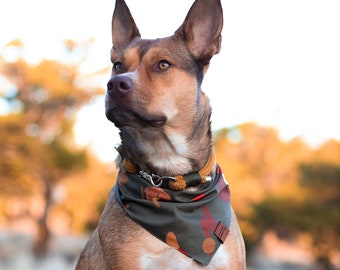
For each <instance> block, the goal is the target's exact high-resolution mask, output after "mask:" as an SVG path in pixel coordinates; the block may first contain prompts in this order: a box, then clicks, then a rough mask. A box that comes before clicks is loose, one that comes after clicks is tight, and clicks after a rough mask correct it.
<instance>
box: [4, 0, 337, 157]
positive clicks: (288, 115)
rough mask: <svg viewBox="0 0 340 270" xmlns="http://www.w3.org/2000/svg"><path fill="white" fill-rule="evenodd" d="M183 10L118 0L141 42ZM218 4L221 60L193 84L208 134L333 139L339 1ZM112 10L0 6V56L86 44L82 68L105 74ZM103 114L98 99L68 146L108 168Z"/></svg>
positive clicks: (90, 0)
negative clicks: (13, 50)
mask: <svg viewBox="0 0 340 270" xmlns="http://www.w3.org/2000/svg"><path fill="white" fill-rule="evenodd" d="M192 2H193V1H192V0H143V1H142V0H127V3H128V5H129V7H130V9H131V12H132V14H133V16H134V17H135V20H136V22H137V25H138V27H139V30H140V32H141V34H142V36H143V37H145V38H156V37H162V36H168V35H171V34H172V33H173V32H174V31H175V30H176V29H177V28H178V27H179V26H180V24H181V23H182V21H183V20H184V17H185V15H186V13H187V11H188V9H189V7H190V5H191V3H192ZM222 5H223V8H224V29H223V33H222V34H223V43H222V52H221V53H220V54H219V55H217V56H215V57H214V58H213V60H212V63H211V66H210V69H209V71H208V73H207V76H206V78H205V81H204V84H203V90H204V91H205V92H206V94H207V95H208V96H209V97H210V100H211V103H212V107H213V118H212V121H213V127H214V128H220V127H224V126H227V127H228V126H232V125H236V124H240V123H243V122H247V121H255V122H257V123H259V124H263V125H271V126H274V127H276V128H277V129H278V130H279V131H280V134H281V136H282V137H283V138H285V139H288V138H292V137H295V136H302V137H303V138H305V140H307V141H308V142H309V143H311V144H318V143H321V142H322V141H323V140H325V139H327V138H336V139H338V140H340V121H339V120H340V95H339V93H340V1H339V0H280V1H279V0H233V1H227V0H222ZM113 8H114V0H87V1H84V0H58V1H52V0H30V1H26V0H11V1H0V50H2V48H3V46H4V44H6V43H7V42H9V41H10V40H12V39H15V38H20V39H21V40H22V41H23V43H24V45H25V48H26V51H25V57H26V58H27V59H29V60H30V61H37V60H38V59H41V58H55V59H58V57H60V43H59V42H60V41H61V40H64V39H74V40H76V41H83V40H86V39H88V38H90V37H92V38H94V44H93V46H92V48H91V51H90V60H91V61H90V62H89V63H91V66H89V68H92V69H93V70H95V69H99V68H103V67H106V66H108V65H110V62H109V50H110V47H111V33H110V31H111V25H110V24H111V16H112V11H113ZM108 76H109V74H108ZM107 79H108V77H107ZM101 85H102V87H103V88H104V87H105V85H106V79H104V80H103V82H101ZM103 106H104V105H103V100H102V99H101V100H97V101H96V102H94V104H92V105H91V106H89V107H87V109H86V110H82V112H81V114H80V117H79V119H80V120H79V124H78V125H77V131H78V136H77V138H78V140H79V141H81V142H82V143H86V142H91V143H92V146H94V147H95V148H96V149H97V151H99V152H100V153H101V157H102V158H103V159H104V160H112V159H113V156H114V155H115V153H113V151H111V149H112V147H109V146H113V145H114V144H115V143H116V142H118V139H117V136H116V134H117V132H116V130H115V129H114V128H113V125H112V124H110V123H109V122H108V121H107V120H106V118H105V115H104V107H103ZM89 119H90V120H93V121H90V123H89ZM92 122H93V123H92ZM79 133H80V134H85V135H86V136H79ZM112 134H115V136H113V135H112ZM113 137H114V138H113ZM98 149H102V150H98Z"/></svg>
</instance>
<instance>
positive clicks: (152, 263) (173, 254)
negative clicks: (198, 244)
mask: <svg viewBox="0 0 340 270" xmlns="http://www.w3.org/2000/svg"><path fill="white" fill-rule="evenodd" d="M144 243H147V244H146V245H144V249H143V251H142V252H141V253H140V254H139V256H138V257H139V258H138V261H139V265H140V268H139V269H140V270H150V269H163V270H178V269H181V270H186V269H188V270H189V269H190V270H202V269H211V270H212V269H214V270H216V269H228V264H229V263H228V262H229V255H228V253H227V252H226V250H225V249H224V247H223V246H220V248H219V249H218V251H217V252H216V254H215V256H214V257H213V259H212V260H211V262H210V264H209V265H208V266H202V265H201V264H199V263H197V262H195V261H194V260H192V259H191V258H189V257H187V256H185V255H183V254H181V253H180V252H179V251H177V250H175V249H174V248H171V247H169V246H167V245H166V244H164V243H163V242H161V241H159V240H158V239H156V238H155V237H153V236H152V235H149V236H148V237H147V239H145V242H144Z"/></svg>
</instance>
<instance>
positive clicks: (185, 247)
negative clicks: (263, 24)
mask: <svg viewBox="0 0 340 270" xmlns="http://www.w3.org/2000/svg"><path fill="white" fill-rule="evenodd" d="M222 21H223V18H222V7H221V3H220V1H219V0H196V1H195V3H194V4H193V6H192V7H191V9H190V11H189V13H188V15H187V17H186V19H185V21H184V23H183V24H182V25H181V27H180V28H179V29H178V30H177V31H176V32H175V34H174V35H173V36H170V37H167V38H161V39H156V40H145V39H141V37H140V34H139V30H138V28H137V26H136V25H135V22H134V20H133V18H132V16H131V14H130V11H129V9H128V7H127V6H126V4H125V2H124V1H123V0H116V6H115V11H114V14H113V20H112V30H113V33H112V40H113V48H112V51H111V61H112V63H113V69H112V77H111V79H110V81H109V82H108V87H107V95H106V116H107V118H108V119H109V120H110V121H112V122H113V123H114V124H115V125H116V126H117V127H118V128H119V129H120V136H121V140H122V145H121V147H119V149H118V151H119V154H120V155H119V159H118V162H119V166H120V172H119V176H118V179H117V184H116V185H115V187H114V189H113V190H112V191H111V193H110V195H109V198H108V201H107V203H106V207H105V209H104V212H103V214H102V216H101V218H100V221H99V224H98V228H97V229H96V230H95V231H94V232H93V234H92V236H91V238H90V240H89V241H88V243H87V245H86V246H85V248H84V250H83V252H82V254H81V256H80V258H79V261H78V264H77V267H76V269H115V270H120V269H123V270H130V269H136V270H142V269H145V270H150V269H174V270H178V269H224V270H225V269H234V270H236V269H237V270H242V269H246V264H245V250H244V242H243V238H242V235H241V232H240V229H239V226H238V223H237V220H236V217H235V215H234V213H233V210H232V208H231V206H230V200H229V188H228V185H227V183H226V182H225V180H224V178H223V174H222V172H221V169H220V168H219V167H218V165H217V164H216V163H215V160H214V151H213V148H212V138H211V128H210V114H211V109H210V105H209V101H208V98H207V97H206V96H205V94H204V93H203V92H202V91H201V83H202V79H203V76H204V74H205V72H206V71H207V68H208V65H209V61H210V59H211V57H212V56H213V55H214V54H217V53H218V52H219V51H220V45H221V30H222Z"/></svg>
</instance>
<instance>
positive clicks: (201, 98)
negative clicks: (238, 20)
mask: <svg viewBox="0 0 340 270" xmlns="http://www.w3.org/2000/svg"><path fill="white" fill-rule="evenodd" d="M222 24H223V22H222V8H221V3H220V0H196V1H195V2H194V4H193V5H192V7H191V9H190V11H189V13H188V15H187V17H186V18H185V20H184V22H183V24H182V25H181V26H180V27H179V29H178V30H177V31H176V32H175V34H174V35H172V36H170V37H167V38H161V39H155V40H146V39H142V38H141V36H140V33H139V30H138V28H137V26H136V24H135V22H134V20H133V18H132V16H131V13H130V11H129V9H128V7H127V6H126V4H125V2H124V1H123V0H116V6H115V10H114V14H113V19H112V41H113V47H112V50H111V61H112V63H113V68H112V76H111V79H110V80H109V82H108V84H107V95H106V116H107V118H108V119H109V120H110V121H112V122H113V123H114V124H115V125H116V126H117V127H118V128H120V130H121V136H122V135H123V137H125V141H129V140H136V137H137V136H140V134H141V132H143V134H145V133H146V130H148V131H150V132H149V133H148V137H149V138H148V139H149V140H152V138H151V137H152V136H154V134H155V133H157V131H159V132H161V133H162V134H163V135H165V136H164V137H168V140H169V142H170V144H171V138H172V137H176V140H179V138H180V140H181V141H185V142H187V140H188V138H189V137H194V135H193V134H194V132H195V130H194V129H195V128H196V129H197V128H199V126H200V125H203V124H204V125H205V124H207V125H209V124H208V123H209V121H210V120H209V118H210V106H209V102H208V100H207V97H206V96H205V95H204V94H203V92H202V91H201V89H200V88H201V83H202V79H203V76H204V74H205V72H206V70H207V67H208V65H209V61H210V59H211V57H212V56H213V55H214V54H216V53H218V52H219V50H220V46H221V30H222ZM202 119H203V120H204V122H206V123H201V122H202V121H203V120H202ZM136 130H138V132H137V131H136ZM142 130H143V131H142ZM209 130H210V125H209ZM137 133H138V134H137ZM151 134H152V135H151ZM127 137H129V139H127ZM157 137H158V135H157ZM169 138H170V139H169ZM144 139H145V138H144ZM122 140H124V138H122ZM134 143H136V142H134ZM174 148H176V146H174ZM174 150H176V149H174ZM177 150H178V149H177ZM142 152H143V151H142ZM143 154H144V153H143Z"/></svg>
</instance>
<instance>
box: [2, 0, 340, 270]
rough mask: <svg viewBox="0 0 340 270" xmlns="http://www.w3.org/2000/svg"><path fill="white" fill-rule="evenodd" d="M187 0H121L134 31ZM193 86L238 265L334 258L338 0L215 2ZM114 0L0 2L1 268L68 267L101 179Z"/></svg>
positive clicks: (106, 157) (112, 137) (338, 187)
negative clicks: (209, 130)
mask: <svg viewBox="0 0 340 270" xmlns="http://www.w3.org/2000/svg"><path fill="white" fill-rule="evenodd" d="M192 2H193V1H192V0H186V1H183V0H171V1H168V0H143V1H140V0H138V1H137V0H128V1H127V3H128V5H129V7H130V9H131V12H132V14H133V15H134V17H135V20H136V23H137V25H138V26H139V29H140V31H141V33H142V36H143V37H145V38H157V37H164V36H168V35H171V34H172V33H173V32H174V31H175V30H176V29H177V28H178V27H179V26H180V24H181V23H182V21H183V20H184V17H185V15H186V13H187V11H188V9H189V7H190V6H191V4H192ZM222 5H223V8H224V17H225V18H224V30H223V33H222V34H223V47H222V52H221V53H220V54H219V55H217V56H215V58H213V60H212V64H211V67H210V69H209V71H208V73H207V75H206V78H205V82H204V84H203V89H204V90H205V92H206V94H207V95H208V96H209V97H210V100H211V103H212V107H213V115H212V122H213V129H214V143H215V147H216V152H217V161H218V163H219V164H220V166H221V167H222V168H223V171H224V174H225V176H226V178H227V179H228V181H229V184H230V187H231V192H232V203H233V206H234V208H235V211H236V213H237V215H238V218H239V222H240V225H241V229H242V232H243V234H244V238H245V241H246V245H247V260H248V266H249V267H248V269H253V270H254V269H310V270H314V269H317V270H319V269H320V270H321V269H340V244H339V242H340V125H339V120H340V119H339V118H340V106H339V93H340V79H339V78H340V50H339V48H340V16H339V14H340V2H339V1H335V0H334V1H332V0H329V1H321V0H312V1H310V0H308V1H307V0H294V1H293V0H287V1H272V0H259V1H250V0H244V1H226V0H222ZM113 8H114V0H101V1H94V0H88V1H80V0H73V1H68V0H59V1H52V0H50V1H43V0H32V1H24V0H12V1H2V2H0V269H6V270H12V269H27V270H30V269H35V270H37V269H38V270H39V269H44V270H50V269H73V268H74V266H75V261H76V260H77V257H78V256H79V253H80V251H81V249H82V248H83V246H84V244H85V242H86V240H87V238H88V234H89V233H90V232H91V231H92V230H93V229H94V228H95V227H96V224H97V222H98V218H99V216H100V213H101V211H102V209H103V206H104V204H105V201H106V198H107V194H108V192H109V190H110V189H111V187H112V186H113V185H114V182H115V176H116V173H117V171H116V169H115V167H114V158H115V156H116V153H115V150H114V145H115V144H116V143H118V142H119V137H118V132H117V130H116V129H115V128H114V126H113V124H111V123H110V122H109V121H108V120H106V118H105V115H104V94H105V87H106V82H107V80H108V79H109V76H110V69H111V66H110V61H109V60H110V56H109V51H110V48H111V16H112V11H113Z"/></svg>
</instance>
